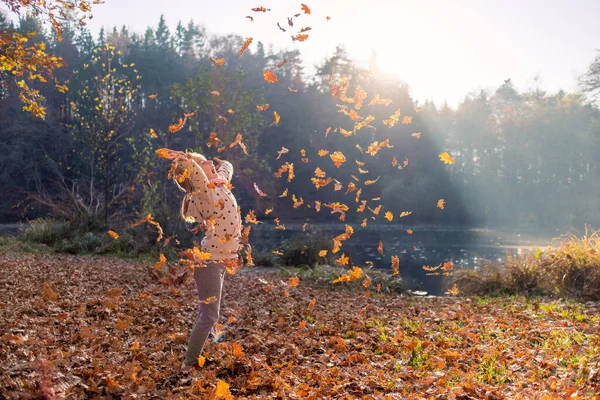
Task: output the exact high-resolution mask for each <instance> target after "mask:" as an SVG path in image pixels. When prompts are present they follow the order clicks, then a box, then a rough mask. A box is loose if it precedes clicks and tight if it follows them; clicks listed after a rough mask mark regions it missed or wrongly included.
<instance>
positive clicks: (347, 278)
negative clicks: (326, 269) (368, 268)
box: [333, 265, 363, 283]
mask: <svg viewBox="0 0 600 400" xmlns="http://www.w3.org/2000/svg"><path fill="white" fill-rule="evenodd" d="M362 272H363V270H362V268H360V267H358V266H356V265H355V266H353V267H352V269H351V270H350V271H349V272H348V273H347V274H344V275H342V276H340V277H339V278H337V279H335V280H334V281H333V283H338V282H352V281H355V280H357V279H359V278H360V277H361V275H362Z"/></svg>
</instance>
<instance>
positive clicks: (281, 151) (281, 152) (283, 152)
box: [276, 146, 289, 160]
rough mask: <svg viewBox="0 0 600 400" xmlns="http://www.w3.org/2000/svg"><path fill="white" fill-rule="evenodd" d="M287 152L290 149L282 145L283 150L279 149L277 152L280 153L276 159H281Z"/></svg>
mask: <svg viewBox="0 0 600 400" xmlns="http://www.w3.org/2000/svg"><path fill="white" fill-rule="evenodd" d="M287 152H289V150H288V149H286V148H285V147H283V146H282V147H281V150H279V151H278V152H277V154H278V155H277V158H276V160H279V159H280V158H281V156H282V155H284V154H285V153H287Z"/></svg>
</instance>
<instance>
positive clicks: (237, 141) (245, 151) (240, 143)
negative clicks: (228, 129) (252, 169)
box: [229, 133, 248, 154]
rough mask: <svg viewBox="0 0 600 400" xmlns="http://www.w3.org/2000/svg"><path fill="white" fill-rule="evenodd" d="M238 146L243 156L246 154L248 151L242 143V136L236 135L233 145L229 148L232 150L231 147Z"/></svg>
mask: <svg viewBox="0 0 600 400" xmlns="http://www.w3.org/2000/svg"><path fill="white" fill-rule="evenodd" d="M236 144H237V145H239V146H240V148H241V149H242V151H243V152H244V154H248V151H247V149H246V145H245V144H244V143H242V134H241V133H238V134H237V136H236V138H235V140H234V141H233V143H231V144H230V145H229V148H230V149H232V148H233V147H235V145H236Z"/></svg>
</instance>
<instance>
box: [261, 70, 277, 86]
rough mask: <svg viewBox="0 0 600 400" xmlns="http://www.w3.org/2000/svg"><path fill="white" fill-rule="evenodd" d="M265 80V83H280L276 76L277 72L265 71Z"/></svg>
mask: <svg viewBox="0 0 600 400" xmlns="http://www.w3.org/2000/svg"><path fill="white" fill-rule="evenodd" d="M263 78H264V80H265V81H267V82H269V83H277V82H279V80H278V79H277V75H275V72H273V71H269V70H264V71H263Z"/></svg>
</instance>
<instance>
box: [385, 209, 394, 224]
mask: <svg viewBox="0 0 600 400" xmlns="http://www.w3.org/2000/svg"><path fill="white" fill-rule="evenodd" d="M385 218H386V219H387V220H388V221H390V222H392V220H393V219H394V214H392V212H391V211H386V213H385Z"/></svg>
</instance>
